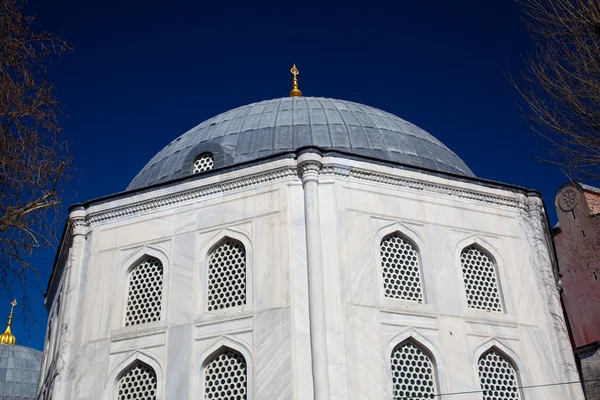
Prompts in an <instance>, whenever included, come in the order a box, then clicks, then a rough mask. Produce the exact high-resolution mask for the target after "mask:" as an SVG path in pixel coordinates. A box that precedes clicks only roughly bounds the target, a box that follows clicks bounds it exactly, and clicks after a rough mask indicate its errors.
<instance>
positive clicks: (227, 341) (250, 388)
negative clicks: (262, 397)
mask: <svg viewBox="0 0 600 400" xmlns="http://www.w3.org/2000/svg"><path fill="white" fill-rule="evenodd" d="M223 348H228V349H231V350H234V351H237V352H238V353H240V354H241V355H242V356H243V357H244V360H245V361H246V383H247V386H246V391H247V396H246V400H254V361H253V357H252V352H251V351H250V346H249V345H248V344H246V343H245V342H243V341H242V340H239V339H237V338H235V337H232V336H221V337H219V338H218V339H216V340H215V341H213V342H212V343H211V344H209V345H208V346H207V347H205V348H204V349H203V350H202V352H201V353H200V355H199V357H198V358H197V360H196V365H195V366H194V382H193V385H192V387H193V388H192V390H193V392H192V393H193V394H192V397H193V398H196V396H197V397H198V399H199V400H204V399H205V396H204V367H205V366H206V364H207V363H208V362H209V361H211V360H212V359H213V357H214V356H215V355H217V353H218V352H220V351H221V349H223Z"/></svg>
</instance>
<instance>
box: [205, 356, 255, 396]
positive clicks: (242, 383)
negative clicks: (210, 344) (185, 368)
mask: <svg viewBox="0 0 600 400" xmlns="http://www.w3.org/2000/svg"><path fill="white" fill-rule="evenodd" d="M246 381H247V377H246V360H245V359H244V357H243V356H242V355H241V354H240V353H238V352H237V351H234V350H231V349H225V350H223V351H221V353H220V354H219V355H218V356H217V357H216V358H215V359H214V360H212V361H211V362H210V363H208V364H207V365H206V366H205V367H204V398H205V399H216V400H245V399H246V398H247V397H246V396H247V394H246V392H247V390H246Z"/></svg>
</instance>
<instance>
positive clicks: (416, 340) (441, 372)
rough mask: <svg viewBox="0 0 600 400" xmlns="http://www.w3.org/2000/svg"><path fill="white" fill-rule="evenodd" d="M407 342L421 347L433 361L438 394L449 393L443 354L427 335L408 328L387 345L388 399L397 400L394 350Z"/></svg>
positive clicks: (385, 358)
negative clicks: (393, 371)
mask: <svg viewBox="0 0 600 400" xmlns="http://www.w3.org/2000/svg"><path fill="white" fill-rule="evenodd" d="M406 342H411V343H412V344H413V345H414V346H416V347H419V349H421V350H422V351H423V352H424V353H425V354H426V355H427V356H428V357H429V358H430V359H431V361H432V363H433V368H434V376H435V390H436V393H437V394H440V393H448V388H449V385H448V384H447V382H446V380H447V374H446V367H445V365H444V362H443V359H442V353H441V352H440V351H439V349H438V346H436V345H435V344H434V343H433V342H432V341H431V340H430V339H429V338H428V337H427V336H426V335H425V334H423V333H421V332H419V331H418V330H416V329H414V328H408V329H405V330H404V331H402V332H400V333H398V334H397V335H395V336H394V337H392V338H391V339H390V340H389V341H388V344H387V347H386V349H385V354H384V355H383V357H384V360H385V375H386V376H387V391H386V399H388V400H395V399H396V398H395V397H394V388H393V385H392V381H393V380H392V364H391V357H392V353H393V351H394V349H395V348H396V347H398V346H399V345H402V344H404V343H406Z"/></svg>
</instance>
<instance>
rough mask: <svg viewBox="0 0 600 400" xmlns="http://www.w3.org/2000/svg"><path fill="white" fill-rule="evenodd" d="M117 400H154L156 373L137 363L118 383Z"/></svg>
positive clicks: (147, 366)
mask: <svg viewBox="0 0 600 400" xmlns="http://www.w3.org/2000/svg"><path fill="white" fill-rule="evenodd" d="M117 399H118V400H136V399H139V400H155V399H156V373H155V372H154V370H153V369H152V367H150V366H149V365H147V364H144V363H143V362H141V361H139V362H137V363H136V364H135V365H133V366H132V367H131V368H130V369H129V370H128V371H127V372H126V373H125V374H124V375H123V376H122V377H121V378H120V379H119V383H118V393H117Z"/></svg>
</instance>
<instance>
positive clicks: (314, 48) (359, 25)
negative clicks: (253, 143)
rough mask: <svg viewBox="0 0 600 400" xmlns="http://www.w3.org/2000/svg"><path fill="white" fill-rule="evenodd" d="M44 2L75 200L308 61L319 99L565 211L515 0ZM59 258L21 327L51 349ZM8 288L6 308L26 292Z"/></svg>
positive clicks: (284, 88) (308, 80) (280, 83)
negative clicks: (521, 85)
mask: <svg viewBox="0 0 600 400" xmlns="http://www.w3.org/2000/svg"><path fill="white" fill-rule="evenodd" d="M28 9H30V10H31V11H33V12H36V13H37V14H38V15H39V19H40V23H39V26H40V27H43V28H47V29H49V30H51V31H53V32H55V33H61V34H62V35H63V36H64V37H66V38H67V39H69V40H70V41H71V42H72V43H73V44H74V45H75V51H74V52H73V54H72V55H68V56H66V57H64V58H62V59H60V60H55V61H54V63H53V65H52V68H51V70H50V78H51V79H53V80H54V81H55V83H56V87H57V95H58V97H59V99H60V100H61V101H62V102H63V103H64V104H65V105H66V106H67V108H68V118H66V119H65V120H64V121H63V127H64V134H63V135H64V138H65V139H67V140H69V141H70V142H71V151H72V154H73V157H74V159H75V163H76V165H77V167H78V168H80V169H81V173H80V174H79V179H78V181H77V182H75V183H74V184H72V185H70V187H68V188H67V190H68V193H67V194H68V197H67V199H66V205H69V204H72V203H75V202H83V201H87V200H90V199H93V198H96V197H99V196H104V195H107V194H111V193H115V192H119V191H122V190H124V189H125V187H126V186H127V184H128V183H129V181H130V180H131V179H132V178H133V177H134V176H135V175H136V174H137V172H138V171H139V170H140V169H141V168H142V167H143V166H144V165H145V164H146V162H147V161H148V160H150V158H151V157H152V156H153V155H154V154H155V153H156V152H158V151H159V150H160V149H161V148H162V147H163V146H165V145H166V144H168V143H169V142H170V141H171V140H173V139H174V138H176V137H177V136H179V135H180V134H182V133H184V132H185V131H187V130H188V129H190V128H192V127H193V126H195V125H197V124H199V123H200V122H202V121H204V120H205V119H207V118H209V117H211V116H214V115H216V114H218V113H220V112H223V111H226V110H229V109H231V108H234V107H237V106H241V105H244V104H247V103H251V102H255V101H260V100H265V99H271V98H276V97H283V96H286V95H287V94H288V93H289V90H290V88H291V75H290V73H289V69H290V67H291V64H292V63H296V64H297V65H298V68H299V69H300V71H301V73H300V75H299V80H300V88H301V89H302V91H303V92H304V94H305V95H310V96H324V97H333V98H340V99H345V100H351V101H355V102H359V103H363V104H367V105H370V106H374V107H378V108H381V109H383V110H385V111H389V112H391V113H393V114H396V115H398V116H400V117H402V118H404V119H406V120H408V121H411V122H413V123H415V124H416V125H418V126H420V127H422V128H424V129H425V130H427V131H428V132H430V133H431V134H433V135H434V136H436V137H437V138H438V139H440V140H441V141H442V142H443V143H445V144H446V145H447V146H448V147H449V148H451V149H452V150H454V151H455V152H456V153H457V154H458V155H459V156H460V157H461V158H462V159H463V160H464V161H465V162H466V163H467V165H469V167H470V168H471V169H472V170H473V171H474V172H475V174H476V175H477V176H479V177H482V178H487V179H493V180H497V181H501V182H506V183H511V184H516V185H521V186H525V187H529V188H534V189H538V190H540V191H541V192H542V193H543V194H544V199H545V201H546V204H547V206H548V209H549V212H550V218H551V220H552V221H555V220H556V217H555V212H554V208H553V203H552V202H553V196H554V193H555V192H556V189H557V188H558V187H559V186H560V185H561V184H563V183H564V182H565V180H566V178H565V177H564V176H563V175H562V174H561V172H560V171H558V170H557V169H556V168H555V167H553V166H550V165H548V164H543V163H540V162H539V158H540V157H543V152H542V148H541V147H542V142H541V141H540V140H539V139H537V138H535V137H533V135H532V134H531V132H530V131H529V128H528V127H527V126H526V124H524V123H523V121H522V119H521V117H520V115H519V110H518V108H517V106H516V104H515V94H514V93H513V92H511V91H510V87H509V84H508V83H507V80H506V74H507V72H508V71H509V70H510V71H512V72H515V73H518V72H519V71H520V69H521V67H522V63H521V55H524V54H527V53H529V52H530V51H531V50H532V48H531V47H532V45H531V41H530V39H529V37H528V36H527V33H526V32H525V31H523V29H522V28H521V27H520V24H519V21H518V10H517V7H516V6H515V4H513V2H512V1H510V0H491V1H480V0H477V1H474V0H455V1H447V0H432V1H426V2H425V1H401V0H394V1H378V2H366V1H360V2H358V1H357V2H355V1H351V0H347V1H344V2H331V1H322V2H315V3H309V2H294V1H291V2H285V1H273V2H270V1H269V2H268V1H261V2H258V1H220V2H219V1H185V2H181V1H177V0H174V1H171V2H156V1H151V0H150V1H149V0H145V1H126V0H121V1H115V0H107V1H103V2H88V1H75V0H54V1H47V0H30V3H29V4H28ZM52 258H53V255H52V254H49V255H48V256H43V257H39V260H38V267H39V268H40V269H41V270H42V271H43V275H42V276H41V277H40V278H39V279H38V281H37V283H36V285H37V286H38V287H39V289H37V290H35V289H34V290H33V291H30V296H31V299H30V301H32V302H34V303H35V304H34V310H35V315H36V319H37V326H32V324H31V322H30V321H29V322H28V323H27V328H26V327H25V326H24V324H23V321H22V319H21V318H20V317H19V316H18V315H17V318H16V319H15V323H14V327H13V332H15V334H16V335H17V338H18V339H19V340H20V344H24V345H29V346H32V347H35V348H38V349H42V347H43V339H44V331H45V324H46V316H45V310H44V308H43V298H42V296H41V295H42V294H43V293H44V291H45V288H46V284H47V279H48V276H49V272H50V268H51V264H52ZM15 292H16V294H17V296H18V294H19V291H18V290H17V289H15ZM34 296H35V297H34ZM0 300H1V301H4V303H0V320H1V319H3V318H4V317H3V316H2V315H3V311H2V310H4V309H5V308H6V313H8V309H9V307H10V305H9V301H10V299H8V295H6V294H5V296H2V297H1V298H0ZM27 329H28V330H29V334H27V333H26V330H27Z"/></svg>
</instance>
